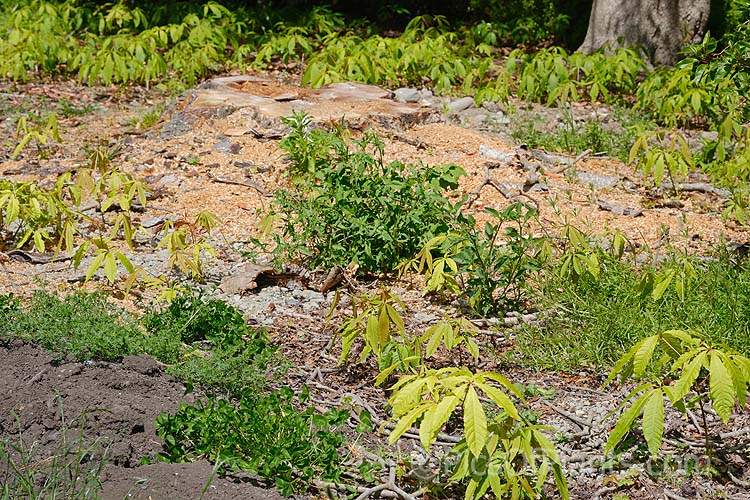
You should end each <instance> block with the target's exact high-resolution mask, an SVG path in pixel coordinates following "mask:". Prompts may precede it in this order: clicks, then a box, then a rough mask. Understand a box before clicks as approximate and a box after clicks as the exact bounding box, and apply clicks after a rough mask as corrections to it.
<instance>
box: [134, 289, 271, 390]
mask: <svg viewBox="0 0 750 500" xmlns="http://www.w3.org/2000/svg"><path fill="white" fill-rule="evenodd" d="M142 322H143V324H144V325H145V327H146V328H147V330H148V331H149V332H150V336H149V338H148V342H147V348H146V349H147V352H148V353H149V354H151V355H152V356H154V357H155V358H156V359H158V360H160V361H162V362H164V363H168V364H170V366H169V367H168V369H167V371H168V372H169V373H170V374H171V375H173V376H175V377H177V378H179V379H180V380H182V381H184V382H185V383H186V384H187V385H189V386H193V385H194V386H198V387H200V388H201V389H202V390H203V391H204V392H208V393H212V394H222V395H224V394H226V395H232V396H237V395H239V394H241V393H242V392H243V391H244V390H246V389H251V388H255V390H260V389H261V388H263V387H264V386H265V384H266V382H267V379H268V378H270V377H271V376H274V377H276V376H278V375H280V374H281V373H283V371H284V369H285V365H284V363H283V362H282V360H280V359H278V357H277V356H276V355H275V348H274V347H272V346H271V345H270V343H269V340H268V338H267V337H266V335H265V333H264V332H263V331H261V330H255V329H251V328H249V327H248V326H247V323H246V321H245V318H244V316H243V315H242V313H240V311H239V310H237V309H236V308H234V307H232V306H230V305H228V304H227V303H225V302H222V301H220V300H216V299H208V298H206V297H204V296H202V295H201V294H199V293H195V292H183V293H181V294H179V295H178V296H177V297H175V298H174V299H173V300H172V302H171V303H170V304H169V305H168V306H167V307H166V308H164V309H163V310H161V311H156V312H152V313H149V314H147V315H146V316H144V318H143V320H142ZM271 366H274V372H273V373H268V372H269V370H270V367H271Z"/></svg>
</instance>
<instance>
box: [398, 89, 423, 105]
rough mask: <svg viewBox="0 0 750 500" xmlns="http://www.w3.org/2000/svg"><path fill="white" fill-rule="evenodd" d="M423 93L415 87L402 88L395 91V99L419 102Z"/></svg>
mask: <svg viewBox="0 0 750 500" xmlns="http://www.w3.org/2000/svg"><path fill="white" fill-rule="evenodd" d="M421 98H422V93H421V92H420V91H419V90H417V89H414V88H406V87H404V88H400V89H396V90H395V91H393V100H394V101H397V102H419V100H420V99H421Z"/></svg>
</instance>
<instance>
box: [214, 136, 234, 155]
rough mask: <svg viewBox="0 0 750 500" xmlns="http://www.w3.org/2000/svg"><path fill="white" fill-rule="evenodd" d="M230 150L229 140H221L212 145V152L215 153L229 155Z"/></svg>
mask: <svg viewBox="0 0 750 500" xmlns="http://www.w3.org/2000/svg"><path fill="white" fill-rule="evenodd" d="M231 150H232V143H230V142H229V139H222V140H220V141H219V142H217V143H216V144H214V151H216V152H217V153H229V152H230V151H231Z"/></svg>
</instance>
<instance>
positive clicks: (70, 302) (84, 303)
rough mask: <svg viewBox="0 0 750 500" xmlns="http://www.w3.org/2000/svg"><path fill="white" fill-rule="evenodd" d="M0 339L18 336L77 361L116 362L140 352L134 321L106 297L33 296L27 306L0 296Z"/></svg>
mask: <svg viewBox="0 0 750 500" xmlns="http://www.w3.org/2000/svg"><path fill="white" fill-rule="evenodd" d="M0 324H2V326H1V327H0V337H2V338H4V339H6V340H7V339H13V338H20V339H23V340H28V341H30V342H33V343H35V344H39V345H41V346H42V347H44V348H45V349H47V350H50V351H54V352H58V353H62V354H68V355H71V356H73V357H75V358H76V359H77V360H79V361H83V360H105V361H115V360H118V359H122V358H123V357H124V356H127V355H130V354H140V353H142V352H143V350H144V345H145V340H146V337H145V335H144V334H143V332H142V331H141V330H140V329H139V327H138V324H137V322H136V321H135V320H134V319H133V318H130V317H128V316H127V315H125V314H124V313H123V312H122V311H120V310H117V309H116V308H115V307H113V306H112V305H110V304H109V303H108V302H107V299H106V297H105V295H104V294H101V293H85V292H77V293H74V294H72V295H69V296H67V297H65V298H62V299H61V298H58V297H57V296H55V295H51V294H49V293H46V292H37V293H35V294H34V295H33V297H32V298H31V301H30V302H29V303H28V304H27V305H21V304H20V301H19V299H17V298H14V297H13V296H12V295H11V296H4V297H3V298H2V307H0Z"/></svg>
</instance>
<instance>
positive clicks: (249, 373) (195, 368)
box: [0, 291, 286, 396]
mask: <svg viewBox="0 0 750 500" xmlns="http://www.w3.org/2000/svg"><path fill="white" fill-rule="evenodd" d="M0 322H1V323H2V325H3V326H2V327H0V340H2V341H5V342H8V341H10V340H12V339H23V340H27V341H29V342H33V343H35V344H38V345H40V346H42V347H44V348H45V349H47V350H50V351H52V352H56V353H59V355H60V356H65V355H70V356H72V357H74V358H75V359H77V360H79V361H88V360H102V361H118V360H121V359H122V358H123V357H125V356H128V355H132V354H148V355H151V356H153V357H154V358H156V359H158V360H159V361H161V362H163V363H165V364H166V365H167V372H168V373H170V374H171V375H173V376H175V377H177V378H179V379H180V380H182V381H183V382H184V383H185V384H186V385H187V386H188V387H189V388H192V387H195V388H199V389H201V391H202V392H204V393H211V394H221V395H230V396H231V395H237V394H240V393H242V391H244V390H246V389H248V388H256V389H257V390H260V389H262V388H263V387H265V385H266V384H267V382H268V380H270V379H274V378H276V377H278V376H279V375H280V374H282V373H283V372H284V368H285V366H286V364H285V363H284V362H283V360H281V359H280V358H279V357H278V356H276V355H275V348H274V347H273V346H272V345H271V344H270V341H269V340H268V338H267V336H266V335H265V332H263V331H262V330H256V329H251V328H249V327H248V326H247V324H246V322H245V318H244V317H243V316H242V314H241V313H240V312H239V311H238V310H237V309H236V308H234V307H232V306H229V305H228V304H226V303H225V302H222V301H220V300H216V299H208V298H206V297H204V296H203V295H201V294H200V293H198V292H194V291H187V292H183V293H182V294H180V295H178V296H177V297H176V298H175V300H174V301H173V303H172V304H170V305H169V306H167V307H166V308H164V309H162V310H155V311H152V312H150V313H148V314H146V315H145V316H144V317H143V318H139V317H135V316H132V315H129V314H126V313H124V312H123V311H122V310H120V309H118V308H117V307H115V306H113V305H112V304H111V303H109V302H108V301H107V298H106V295H105V294H103V293H87V292H77V293H74V294H72V295H69V296H67V297H62V298H61V297H58V296H56V295H52V294H49V293H46V292H37V293H35V294H34V295H33V297H32V298H31V300H30V301H28V303H27V304H23V303H22V302H21V300H20V299H19V298H18V297H15V296H13V295H12V294H11V295H3V296H0Z"/></svg>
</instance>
